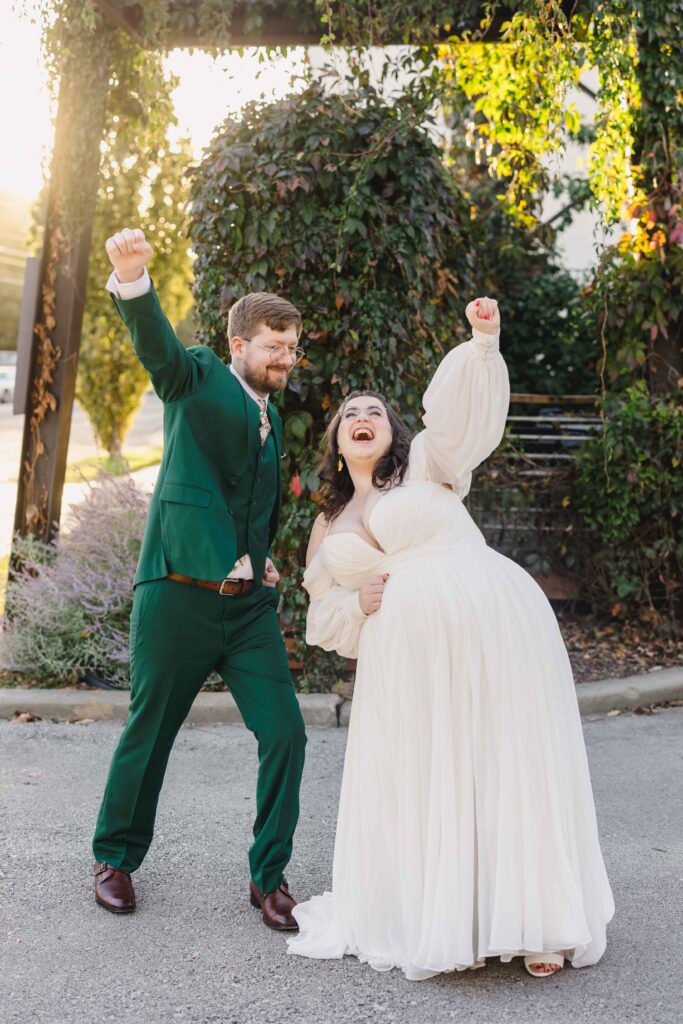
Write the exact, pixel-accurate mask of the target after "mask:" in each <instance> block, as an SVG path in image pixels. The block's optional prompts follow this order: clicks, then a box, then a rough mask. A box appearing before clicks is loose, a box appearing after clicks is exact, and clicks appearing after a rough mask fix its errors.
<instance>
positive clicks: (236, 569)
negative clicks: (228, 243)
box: [107, 267, 268, 580]
mask: <svg viewBox="0 0 683 1024" xmlns="http://www.w3.org/2000/svg"><path fill="white" fill-rule="evenodd" d="M151 287H152V280H151V278H150V276H149V274H148V272H147V267H143V269H142V277H139V278H138V279H137V281H128V282H125V281H119V279H118V277H117V276H116V271H115V270H112V272H111V274H110V275H109V280H108V281H107V291H108V292H111V293H112V295H114V296H115V297H116V298H117V299H123V300H124V301H125V300H126V299H139V298H140V296H141V295H146V294H147V292H148V291H149V290H150V288H151ZM229 369H230V370H231V371H232V373H233V374H234V376H235V377H237V379H238V381H239V382H240V384H241V385H242V387H243V388H244V390H245V391H246V393H247V394H248V395H249V397H250V398H252V399H253V400H254V402H256V404H257V405H258V404H259V399H261V398H265V400H266V408H268V395H263V396H261V395H257V394H256V392H255V391H254V389H253V388H252V387H250V386H249V384H247V382H246V380H244V378H243V377H241V376H240V375H239V373H238V372H237V370H236V369H235V367H234V366H233V365H232V363H230V364H229ZM226 577H229V578H230V579H231V580H253V578H254V570H253V568H252V564H251V558H250V557H249V555H248V554H246V555H244V556H243V558H240V559H238V560H237V562H235V565H234V566H233V568H232V569H231V571H230V572H229V573H226Z"/></svg>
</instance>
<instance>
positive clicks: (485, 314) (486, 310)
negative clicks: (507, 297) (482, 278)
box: [465, 296, 500, 334]
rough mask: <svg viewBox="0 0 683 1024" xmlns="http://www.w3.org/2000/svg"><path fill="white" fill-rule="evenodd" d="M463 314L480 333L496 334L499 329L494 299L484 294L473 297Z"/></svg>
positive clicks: (496, 305)
mask: <svg viewBox="0 0 683 1024" xmlns="http://www.w3.org/2000/svg"><path fill="white" fill-rule="evenodd" d="M465 316H466V317H467V319H468V320H469V322H470V323H471V325H472V327H474V329H475V330H477V331H481V332H482V334H498V331H499V330H500V313H499V311H498V303H497V302H496V300H495V299H489V298H487V297H486V296H484V297H483V298H481V299H473V301H472V302H470V303H469V305H468V306H467V309H466V310H465Z"/></svg>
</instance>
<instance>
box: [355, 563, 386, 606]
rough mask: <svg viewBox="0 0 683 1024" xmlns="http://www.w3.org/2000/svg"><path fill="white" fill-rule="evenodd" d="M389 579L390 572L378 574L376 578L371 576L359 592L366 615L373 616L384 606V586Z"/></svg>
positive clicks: (359, 599) (360, 601)
mask: <svg viewBox="0 0 683 1024" xmlns="http://www.w3.org/2000/svg"><path fill="white" fill-rule="evenodd" d="M388 579H389V573H388V572H381V573H378V574H377V575H376V576H370V578H369V579H367V580H366V581H365V583H364V584H363V586H362V587H361V588H360V590H359V592H358V601H359V603H360V606H361V609H362V611H363V612H365V614H366V615H372V613H373V612H376V611H377V609H378V608H379V607H380V605H381V604H382V594H383V593H384V584H385V583H386V581H387V580H388Z"/></svg>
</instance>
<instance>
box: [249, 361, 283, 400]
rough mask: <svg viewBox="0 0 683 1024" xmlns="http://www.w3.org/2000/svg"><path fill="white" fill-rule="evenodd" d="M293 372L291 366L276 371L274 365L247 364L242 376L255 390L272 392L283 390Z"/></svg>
mask: <svg viewBox="0 0 683 1024" xmlns="http://www.w3.org/2000/svg"><path fill="white" fill-rule="evenodd" d="M291 372H292V370H291V369H290V368H287V369H284V367H283V368H282V369H281V370H278V371H277V372H275V368H274V367H265V368H262V367H258V368H254V367H253V366H245V367H244V369H243V372H242V376H243V377H244V379H245V381H246V382H247V384H248V385H249V387H251V388H253V389H254V391H262V392H266V393H267V394H272V393H273V392H274V391H282V389H283V388H285V387H286V386H287V382H288V380H289V377H290V374H291Z"/></svg>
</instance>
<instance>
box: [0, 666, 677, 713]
mask: <svg viewBox="0 0 683 1024" xmlns="http://www.w3.org/2000/svg"><path fill="white" fill-rule="evenodd" d="M576 692H577V695H578V699H579V710H580V711H581V714H582V715H588V714H600V713H604V712H606V711H611V710H612V709H614V708H629V709H632V708H637V707H639V706H640V705H642V704H656V703H659V702H661V701H666V700H678V699H683V665H681V666H677V667H675V668H667V669H660V670H658V671H656V672H650V673H647V674H645V675H640V676H629V677H628V678H626V679H600V680H598V681H597V682H594V683H580V684H579V685H578V686H577V688H576ZM298 698H299V705H300V707H301V712H302V714H303V717H304V721H305V723H306V725H323V726H334V727H336V726H338V725H342V726H345V725H348V723H349V717H350V713H351V702H350V701H341V700H340V699H339V697H337V695H336V694H333V693H300V694H298ZM128 699H129V693H128V691H127V690H126V691H122V692H117V691H113V690H76V689H69V690H47V689H45V690H44V689H39V688H33V687H3V688H0V718H12V717H13V716H14V713H15V712H17V711H18V712H21V711H29V712H31V713H32V714H34V715H39V716H40V717H41V718H44V719H45V718H57V719H59V720H62V721H63V720H67V719H79V718H91V719H94V720H96V721H104V720H109V721H124V720H125V718H126V715H127V712H128ZM187 721H188V722H191V723H192V724H193V725H214V724H220V725H234V724H241V722H242V719H241V717H240V714H239V711H238V710H237V707H236V705H235V702H234V700H233V699H232V697H231V696H230V694H229V693H200V694H199V695H198V696H197V699H196V700H195V702H194V704H193V705H192V710H191V711H190V714H189V715H188V717H187Z"/></svg>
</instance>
